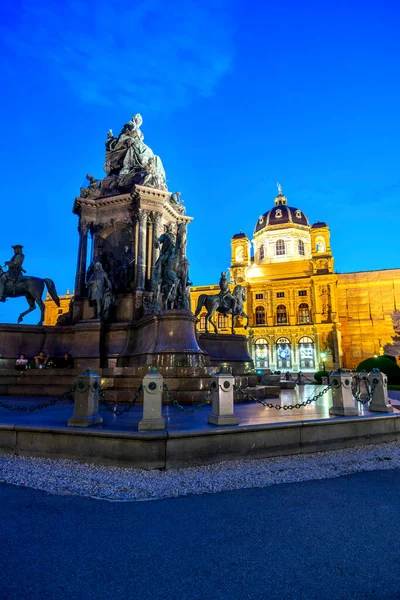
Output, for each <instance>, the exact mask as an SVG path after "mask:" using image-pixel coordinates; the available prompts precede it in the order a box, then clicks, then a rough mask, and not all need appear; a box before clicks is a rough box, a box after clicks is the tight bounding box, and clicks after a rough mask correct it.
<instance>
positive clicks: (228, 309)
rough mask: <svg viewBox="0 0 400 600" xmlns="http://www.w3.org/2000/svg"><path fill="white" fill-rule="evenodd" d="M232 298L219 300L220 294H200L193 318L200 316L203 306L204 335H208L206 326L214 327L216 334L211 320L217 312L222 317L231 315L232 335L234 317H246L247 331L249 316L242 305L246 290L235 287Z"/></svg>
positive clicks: (241, 287)
mask: <svg viewBox="0 0 400 600" xmlns="http://www.w3.org/2000/svg"><path fill="white" fill-rule="evenodd" d="M232 296H233V298H234V300H231V299H230V298H224V299H223V298H221V295H220V294H210V295H207V294H201V295H200V296H199V299H198V301H197V308H196V312H195V313H194V316H195V317H197V316H198V315H199V314H200V311H201V309H202V308H203V306H204V307H205V309H206V311H207V315H206V333H208V324H209V323H211V325H212V326H213V327H214V332H215V333H218V329H217V326H216V325H215V323H214V322H213V321H212V320H211V319H212V317H213V315H214V313H215V312H219V313H221V314H223V315H232V333H235V320H236V317H246V319H247V321H246V325H245V326H244V328H245V329H247V327H248V324H249V316H248V315H247V314H246V313H245V312H244V310H243V303H244V302H245V301H246V298H247V293H246V288H245V287H244V286H243V285H236V286H235V288H234V290H233V292H232Z"/></svg>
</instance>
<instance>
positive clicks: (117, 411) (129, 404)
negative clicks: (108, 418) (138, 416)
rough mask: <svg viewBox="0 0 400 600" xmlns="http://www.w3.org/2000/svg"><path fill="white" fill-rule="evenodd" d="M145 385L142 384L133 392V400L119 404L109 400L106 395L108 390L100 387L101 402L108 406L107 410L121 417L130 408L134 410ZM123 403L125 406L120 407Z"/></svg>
mask: <svg viewBox="0 0 400 600" xmlns="http://www.w3.org/2000/svg"><path fill="white" fill-rule="evenodd" d="M142 388H143V385H142V384H140V385H139V387H138V389H137V390H136V392H135V393H134V394H133V400H132V402H122V403H121V404H117V403H116V402H114V403H113V402H107V401H106V399H105V396H106V390H105V389H103V390H102V389H101V388H100V389H99V396H100V404H102V405H103V406H105V407H106V409H107V410H109V411H110V412H111V413H112V414H113V415H115V416H116V417H120V416H121V415H123V414H124V413H128V412H129V411H130V410H132V408H133V407H134V406H135V404H136V401H137V399H138V398H139V396H140V392H141V391H142ZM122 405H123V408H119V407H120V406H122Z"/></svg>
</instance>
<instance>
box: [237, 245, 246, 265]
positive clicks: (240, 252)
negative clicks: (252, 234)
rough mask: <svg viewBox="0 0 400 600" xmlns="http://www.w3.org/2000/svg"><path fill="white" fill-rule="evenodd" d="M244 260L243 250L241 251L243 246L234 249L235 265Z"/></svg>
mask: <svg viewBox="0 0 400 600" xmlns="http://www.w3.org/2000/svg"><path fill="white" fill-rule="evenodd" d="M243 260H244V250H243V246H238V247H237V248H236V254H235V261H236V262H237V263H240V262H243Z"/></svg>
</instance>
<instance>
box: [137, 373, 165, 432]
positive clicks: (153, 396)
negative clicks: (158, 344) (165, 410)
mask: <svg viewBox="0 0 400 600" xmlns="http://www.w3.org/2000/svg"><path fill="white" fill-rule="evenodd" d="M163 389H164V378H163V376H162V375H161V373H159V372H158V371H157V369H156V368H155V367H150V371H149V372H148V373H147V375H145V376H144V377H143V419H142V420H141V421H139V425H138V429H139V431H152V430H153V431H154V430H157V429H165V419H164V417H163V416H162V393H163Z"/></svg>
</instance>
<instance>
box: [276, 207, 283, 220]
mask: <svg viewBox="0 0 400 600" xmlns="http://www.w3.org/2000/svg"><path fill="white" fill-rule="evenodd" d="M275 217H276V218H277V219H282V211H281V209H280V208H277V209H276V211H275Z"/></svg>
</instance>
